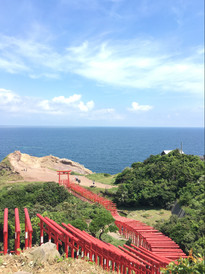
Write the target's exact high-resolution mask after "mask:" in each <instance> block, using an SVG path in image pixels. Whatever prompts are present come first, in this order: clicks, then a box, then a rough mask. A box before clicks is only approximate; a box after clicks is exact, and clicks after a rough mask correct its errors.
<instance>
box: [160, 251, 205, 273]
mask: <svg viewBox="0 0 205 274" xmlns="http://www.w3.org/2000/svg"><path fill="white" fill-rule="evenodd" d="M177 262H178V263H177V264H175V263H174V262H171V263H170V264H169V265H168V266H167V267H166V268H163V269H161V273H164V274H170V273H173V274H187V273H192V274H201V273H205V264H204V263H205V262H204V259H203V258H202V256H201V255H200V254H198V256H193V255H192V254H189V256H188V258H185V259H182V258H181V259H179V260H177Z"/></svg>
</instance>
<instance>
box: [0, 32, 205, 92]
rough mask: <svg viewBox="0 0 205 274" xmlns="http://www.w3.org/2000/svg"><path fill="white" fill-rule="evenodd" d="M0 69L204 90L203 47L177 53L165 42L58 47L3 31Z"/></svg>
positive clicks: (146, 86) (117, 83) (176, 89)
mask: <svg viewBox="0 0 205 274" xmlns="http://www.w3.org/2000/svg"><path fill="white" fill-rule="evenodd" d="M0 41H1V42H0V69H2V70H4V71H7V72H8V73H26V74H28V76H29V77H31V78H39V77H45V78H56V79H57V78H60V76H61V74H65V73H66V74H67V73H74V74H78V75H81V76H82V77H85V78H89V79H92V80H94V81H97V82H98V83H104V84H109V85H114V86H119V87H130V88H134V89H139V90H142V89H153V90H156V91H159V92H160V91H162V90H163V91H170V92H172V91H174V92H189V93H194V94H202V93H203V84H204V83H203V72H204V65H203V58H202V52H203V50H202V47H201V46H199V47H197V48H196V49H195V50H192V55H189V56H185V54H184V53H183V52H182V53H181V54H180V52H177V53H175V52H174V51H173V50H172V49H169V46H167V45H166V44H165V43H164V44H163V42H162V41H159V42H158V41H154V40H153V39H150V40H142V39H141V40H140V39H136V40H128V41H115V42H109V43H108V42H106V41H104V42H99V41H98V42H88V41H85V42H83V43H82V44H80V45H78V46H75V47H74V46H70V47H67V48H65V49H64V50H63V51H61V52H57V51H56V50H55V49H53V48H52V47H51V46H49V45H47V44H43V43H40V42H38V41H34V40H32V39H27V40H26V39H24V40H23V39H17V38H13V37H8V36H2V35H0Z"/></svg>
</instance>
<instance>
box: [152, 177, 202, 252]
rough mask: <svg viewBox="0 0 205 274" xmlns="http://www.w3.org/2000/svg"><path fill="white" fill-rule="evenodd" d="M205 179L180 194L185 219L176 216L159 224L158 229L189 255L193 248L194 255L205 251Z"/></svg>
mask: <svg viewBox="0 0 205 274" xmlns="http://www.w3.org/2000/svg"><path fill="white" fill-rule="evenodd" d="M204 179H205V178H204V177H201V179H200V180H198V181H197V182H195V183H194V182H192V183H188V184H187V186H186V187H184V188H183V189H182V191H181V192H180V193H181V195H180V198H179V201H180V203H181V205H182V207H183V209H184V211H185V213H186V215H185V216H184V217H183V218H178V217H177V216H176V215H173V216H171V218H170V219H169V220H167V221H161V222H159V223H158V225H157V228H158V229H160V230H161V231H162V232H163V233H164V234H166V235H168V236H169V237H171V238H172V239H173V240H174V241H175V242H176V243H178V244H179V245H180V246H181V248H182V249H183V250H185V251H186V252H187V253H188V251H189V250H190V249H191V248H193V251H194V254H197V253H198V252H199V253H203V251H204V250H205V239H204V235H205V222H204V216H205V194H204V190H205V180H204Z"/></svg>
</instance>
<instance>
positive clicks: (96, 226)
mask: <svg viewBox="0 0 205 274" xmlns="http://www.w3.org/2000/svg"><path fill="white" fill-rule="evenodd" d="M108 213H109V214H108ZM114 222H115V220H114V218H113V217H112V215H111V214H110V212H108V211H106V210H104V212H103V211H102V210H100V209H96V215H95V216H94V218H93V219H92V221H91V223H90V225H89V230H90V232H91V234H92V235H93V236H94V237H96V235H97V233H98V232H99V239H100V240H102V234H104V233H108V232H115V231H117V227H116V225H115V223H114Z"/></svg>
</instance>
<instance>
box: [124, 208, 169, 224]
mask: <svg viewBox="0 0 205 274" xmlns="http://www.w3.org/2000/svg"><path fill="white" fill-rule="evenodd" d="M121 212H122V215H123V213H124V216H126V217H127V218H130V219H134V220H137V221H140V222H143V223H145V224H147V225H150V226H156V224H157V223H158V222H160V221H161V220H168V219H169V218H170V216H171V211H170V210H165V209H160V208H150V207H147V208H146V207H143V208H136V209H135V208H125V210H122V211H121Z"/></svg>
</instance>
